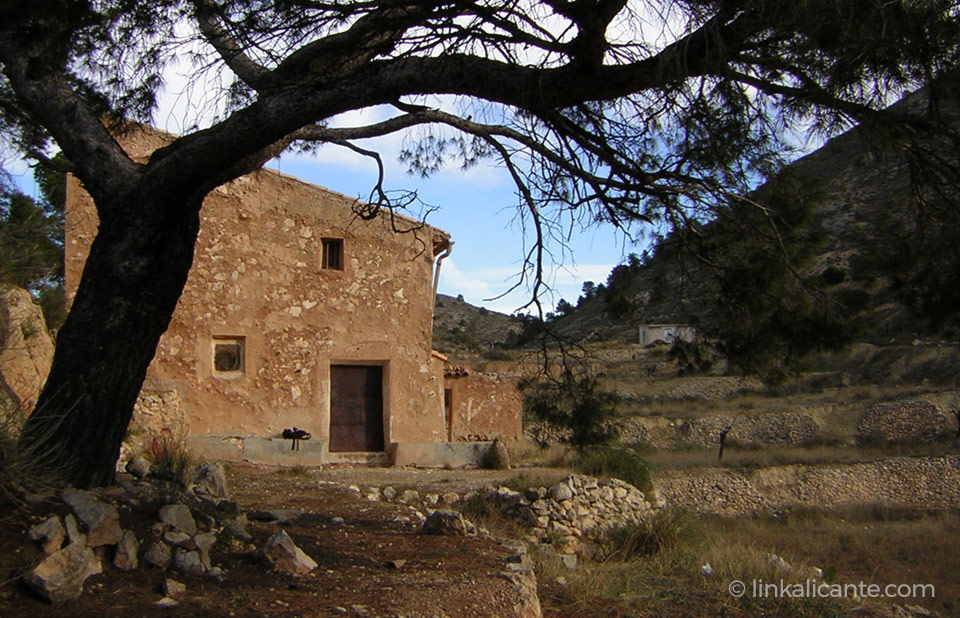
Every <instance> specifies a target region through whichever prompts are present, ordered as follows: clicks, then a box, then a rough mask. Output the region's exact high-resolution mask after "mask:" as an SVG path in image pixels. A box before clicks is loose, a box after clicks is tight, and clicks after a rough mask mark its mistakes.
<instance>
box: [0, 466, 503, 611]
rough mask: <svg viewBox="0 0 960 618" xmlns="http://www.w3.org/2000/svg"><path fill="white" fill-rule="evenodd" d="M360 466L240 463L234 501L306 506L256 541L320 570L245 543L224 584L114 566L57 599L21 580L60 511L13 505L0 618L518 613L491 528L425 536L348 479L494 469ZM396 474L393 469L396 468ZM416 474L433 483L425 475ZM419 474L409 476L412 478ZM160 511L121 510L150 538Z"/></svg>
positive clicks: (258, 531) (410, 517)
mask: <svg viewBox="0 0 960 618" xmlns="http://www.w3.org/2000/svg"><path fill="white" fill-rule="evenodd" d="M421 472H423V471H403V470H399V471H390V469H383V468H381V469H376V470H375V471H370V470H369V469H367V470H364V469H353V470H348V469H346V468H338V469H332V470H318V471H304V472H302V473H291V472H290V471H283V470H276V469H267V468H256V467H249V466H234V467H232V468H231V469H230V471H229V472H228V477H229V481H230V487H231V493H232V497H233V498H234V499H235V500H236V501H237V502H238V503H239V504H240V506H241V509H242V510H243V511H245V512H248V513H249V512H253V511H256V510H269V509H288V510H290V511H294V513H293V514H292V515H291V517H290V518H289V519H290V520H289V521H288V522H285V523H276V522H272V523H267V522H258V521H251V523H250V525H249V526H248V530H249V532H250V533H251V534H252V535H253V537H254V542H253V545H255V546H256V548H262V547H263V544H264V542H265V541H266V539H267V538H269V536H270V535H272V534H273V533H274V532H276V531H277V530H280V529H284V530H286V531H287V533H288V534H289V535H290V536H291V537H292V538H293V540H294V542H295V543H296V544H297V545H298V546H300V548H301V549H303V551H304V552H306V553H307V555H309V556H311V557H312V558H313V559H314V560H316V562H317V563H318V564H319V567H318V568H317V569H316V570H314V571H313V572H312V573H310V574H309V575H306V576H302V577H292V576H288V575H283V574H279V573H276V572H273V571H272V570H270V569H269V568H268V566H267V565H266V564H265V561H264V559H263V558H262V557H261V555H260V553H259V551H258V550H257V549H256V548H254V547H253V546H245V545H243V544H240V543H234V544H233V545H226V544H218V545H217V546H215V548H214V551H213V552H212V555H213V562H214V564H215V565H219V566H221V567H222V569H223V571H224V575H223V579H222V582H218V581H215V580H213V579H211V578H209V577H205V576H187V575H184V574H181V573H172V572H165V571H160V570H158V569H152V568H141V569H138V570H136V571H131V572H121V571H117V570H114V569H112V568H106V569H105V572H104V573H103V574H101V575H96V576H93V577H92V578H90V579H89V580H88V581H87V583H86V585H85V592H84V594H83V595H82V596H81V597H80V599H79V600H77V601H76V602H73V603H71V604H69V605H68V606H51V605H48V604H47V603H45V602H44V601H41V600H39V599H38V598H36V597H35V596H33V595H32V594H30V593H29V592H27V591H26V590H25V589H24V588H23V587H22V586H21V585H20V584H19V583H18V582H17V577H18V574H19V573H22V572H23V570H24V569H25V568H28V567H29V565H30V564H31V563H34V562H36V561H38V560H39V559H40V558H42V555H41V553H40V551H39V550H38V549H37V548H36V547H34V546H33V544H32V543H30V542H29V541H27V539H26V535H25V534H24V530H25V528H26V526H28V525H29V524H30V523H31V522H34V521H39V520H40V519H42V518H43V517H46V516H47V515H48V514H49V510H37V511H36V512H34V513H24V512H22V511H13V512H7V513H3V515H5V517H4V518H2V519H0V547H3V552H0V575H2V577H0V581H2V582H6V583H5V584H3V585H2V586H0V616H3V617H6V616H11V617H22V616H32V617H36V618H44V617H48V616H50V617H64V618H66V617H70V618H73V617H76V616H98V617H101V618H130V617H131V616H177V617H178V618H179V617H181V616H184V617H194V616H195V617H198V618H199V617H224V618H226V617H251V618H253V617H271V618H272V617H284V618H286V617H294V616H311V617H313V616H316V617H321V616H322V617H326V616H370V617H373V616H377V617H384V618H386V617H391V618H401V617H402V618H428V617H429V618H434V617H436V618H441V617H443V618H447V617H449V618H455V617H464V618H470V617H488V616H505V617H506V616H513V615H516V610H515V606H516V604H517V602H518V594H517V591H516V589H515V588H514V585H513V584H512V583H511V582H509V581H507V580H506V579H504V578H503V577H501V576H500V575H499V574H500V573H501V572H502V571H503V570H504V566H505V565H504V562H503V558H504V557H506V556H507V555H509V554H510V553H511V552H510V551H509V550H508V549H507V548H505V547H504V546H503V545H502V544H501V543H500V542H498V541H497V540H495V539H492V538H489V537H483V536H476V537H449V536H429V537H427V536H423V535H421V534H419V530H420V518H419V517H418V516H417V515H416V514H415V513H414V511H413V509H410V508H408V507H405V506H400V505H396V504H387V503H381V502H371V501H367V500H365V499H364V498H363V497H362V496H359V495H357V494H356V493H355V492H352V491H349V490H347V489H346V488H345V487H343V486H340V485H334V484H331V483H328V482H324V481H329V480H336V481H337V482H349V483H350V484H353V483H357V484H366V485H377V486H384V485H386V484H393V485H397V486H402V485H405V484H408V485H410V486H412V485H414V484H417V485H418V486H419V487H421V488H423V487H430V486H435V487H438V488H442V487H459V486H461V484H462V483H466V484H467V485H473V484H474V483H479V484H480V485H481V486H482V484H483V483H485V482H490V481H493V480H496V479H497V478H499V475H497V474H493V475H492V476H486V475H484V474H480V473H477V474H466V475H463V474H462V473H457V474H453V473H451V474H449V475H447V474H444V473H443V472H445V471H430V472H429V473H427V474H421ZM384 473H386V474H384ZM414 479H426V482H425V483H422V484H421V483H414V482H413V480H414ZM408 481H409V483H408ZM154 521H156V513H155V512H148V513H138V512H136V511H133V510H130V509H123V510H122V511H121V522H122V524H123V525H124V526H125V527H128V528H131V529H133V530H134V531H135V532H136V534H137V536H138V538H140V539H141V543H145V542H146V540H148V539H149V536H150V526H151V524H152V522H154ZM167 577H173V578H175V579H177V580H179V581H181V582H182V583H184V584H186V586H187V595H186V597H184V598H183V599H182V600H181V601H180V604H179V606H178V607H176V608H174V609H172V610H171V609H163V608H159V607H156V606H155V605H154V603H155V602H156V601H157V600H159V599H160V598H161V597H162V596H163V595H162V594H161V592H160V588H161V585H162V583H163V581H164V579H165V578H167Z"/></svg>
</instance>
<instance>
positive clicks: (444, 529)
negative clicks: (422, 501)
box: [420, 509, 469, 536]
mask: <svg viewBox="0 0 960 618" xmlns="http://www.w3.org/2000/svg"><path fill="white" fill-rule="evenodd" d="M468 530H469V529H468V524H467V521H466V520H465V519H464V518H463V515H461V514H460V512H459V511H451V510H446V509H438V510H436V511H434V512H433V513H431V514H430V516H429V517H427V520H426V521H425V522H423V527H422V528H421V529H420V534H445V535H452V536H467V535H468V534H469V531H468Z"/></svg>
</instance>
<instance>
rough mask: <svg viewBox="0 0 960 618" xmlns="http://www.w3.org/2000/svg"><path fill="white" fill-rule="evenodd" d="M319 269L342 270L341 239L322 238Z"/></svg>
mask: <svg viewBox="0 0 960 618" xmlns="http://www.w3.org/2000/svg"><path fill="white" fill-rule="evenodd" d="M321 242H322V243H323V246H322V250H323V256H322V258H321V260H322V261H321V267H322V268H325V269H329V270H343V239H342V238H324V239H323V240H322V241H321Z"/></svg>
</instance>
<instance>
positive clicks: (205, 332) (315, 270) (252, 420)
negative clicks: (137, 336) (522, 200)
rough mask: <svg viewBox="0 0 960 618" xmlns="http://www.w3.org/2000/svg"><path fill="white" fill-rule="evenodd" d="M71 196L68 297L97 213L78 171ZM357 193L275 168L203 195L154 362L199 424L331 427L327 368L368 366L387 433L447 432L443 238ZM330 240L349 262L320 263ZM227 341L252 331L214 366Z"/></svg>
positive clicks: (276, 430)
mask: <svg viewBox="0 0 960 618" xmlns="http://www.w3.org/2000/svg"><path fill="white" fill-rule="evenodd" d="M166 139H168V138H167V137H165V136H164V135H163V134H161V133H159V132H155V131H147V130H141V131H137V132H135V133H133V134H132V135H129V136H125V138H124V143H125V147H126V148H127V149H128V151H129V152H131V154H132V155H133V156H134V157H141V158H142V157H145V156H146V155H147V154H148V153H150V152H152V150H153V149H155V148H156V147H157V146H159V145H160V144H162V143H163V142H164V141H165V140H166ZM67 202H68V208H67V229H68V234H67V235H68V241H67V257H66V277H67V290H68V297H72V295H73V293H74V292H75V291H76V287H77V285H78V282H79V278H80V274H81V271H82V268H83V262H84V260H85V259H86V255H87V252H88V250H89V245H90V243H91V241H92V239H93V236H94V234H95V232H96V228H97V224H98V222H97V216H96V212H95V209H94V207H93V204H92V201H91V199H90V197H89V196H88V195H87V194H86V192H84V191H83V190H82V187H81V186H80V184H79V182H78V181H77V180H76V179H73V178H71V179H70V180H69V182H68V187H67ZM354 204H355V200H353V199H351V198H348V197H345V196H343V195H339V194H336V193H333V192H330V191H327V190H325V189H322V188H320V187H315V186H313V185H310V184H307V183H304V182H301V181H299V180H296V179H294V178H291V177H288V176H284V175H282V174H279V173H276V172H272V171H261V172H257V173H254V174H250V175H248V176H244V177H241V178H238V179H237V180H234V181H232V182H230V183H228V184H226V185H224V186H222V187H220V188H218V189H216V190H215V191H213V192H212V193H211V194H210V195H209V196H208V197H207V199H206V200H205V202H204V206H203V210H202V212H201V227H200V235H199V238H198V241H197V248H196V254H195V257H194V263H193V267H192V269H191V272H190V276H189V279H188V281H187V284H186V287H185V289H184V292H183V295H182V297H181V299H180V302H179V304H178V306H177V309H176V311H175V313H174V315H173V319H172V321H171V323H170V327H169V329H168V331H167V332H166V333H165V334H164V336H163V337H162V339H161V341H160V345H159V348H158V350H157V354H156V357H155V359H154V361H153V363H152V365H151V367H150V371H149V373H148V381H149V383H150V385H151V388H152V389H153V390H154V391H156V392H161V393H163V392H171V391H176V392H177V393H178V397H179V398H180V404H179V405H180V407H181V408H182V411H183V414H184V415H185V417H186V418H187V419H189V430H190V433H191V434H192V435H219V434H233V435H255V436H276V435H278V434H280V432H281V431H282V430H283V429H284V428H286V427H291V426H297V427H300V428H303V429H306V430H307V431H309V432H311V433H312V434H313V436H314V438H315V439H317V438H326V437H328V432H329V426H330V366H331V365H337V364H367V365H379V366H382V367H383V375H384V378H383V399H384V406H383V407H384V438H385V442H386V444H389V443H391V442H407V441H436V440H445V439H446V426H445V422H444V412H443V385H442V378H441V376H439V375H438V373H437V372H436V371H435V368H434V367H433V364H432V362H431V356H430V323H431V315H432V293H433V290H432V269H433V257H434V255H435V251H436V250H437V247H438V246H439V245H442V244H443V243H444V242H446V241H447V237H446V235H445V234H443V233H442V232H440V231H439V230H435V229H433V228H430V227H422V226H418V225H417V224H416V223H415V222H413V221H411V220H408V219H406V218H403V217H400V216H395V217H391V216H389V214H387V215H381V216H378V217H376V218H374V219H373V220H369V221H364V220H362V219H360V218H359V217H358V216H356V215H355V213H354V210H353V208H354ZM396 230H401V231H403V232H404V233H397V231H396ZM323 239H341V240H342V242H343V265H342V266H343V267H342V269H339V270H338V269H330V268H322V267H321V266H322V253H323V249H322V246H323ZM223 338H226V339H223ZM225 340H229V341H240V342H242V346H243V348H244V351H243V358H244V360H243V368H242V370H240V371H232V372H220V371H217V370H216V368H215V365H214V360H213V352H214V345H216V342H217V341H225Z"/></svg>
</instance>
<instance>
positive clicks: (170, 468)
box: [144, 434, 201, 484]
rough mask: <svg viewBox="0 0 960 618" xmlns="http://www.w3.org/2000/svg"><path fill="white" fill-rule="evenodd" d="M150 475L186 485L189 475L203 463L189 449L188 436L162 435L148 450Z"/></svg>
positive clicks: (145, 454) (146, 453)
mask: <svg viewBox="0 0 960 618" xmlns="http://www.w3.org/2000/svg"><path fill="white" fill-rule="evenodd" d="M144 456H145V457H146V458H147V460H148V461H149V462H150V473H151V474H152V475H154V476H156V477H158V478H162V479H166V480H168V481H175V482H177V483H181V484H183V483H185V482H186V480H187V473H188V472H189V471H190V470H191V469H193V468H194V467H196V466H197V464H199V463H200V462H201V458H200V456H199V455H197V454H196V453H194V452H193V451H191V450H190V449H189V448H187V439H186V435H184V434H180V435H173V434H162V435H160V436H159V437H157V438H155V439H154V440H153V441H152V442H151V443H150V446H149V447H148V448H147V449H146V451H145V453H144Z"/></svg>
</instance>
